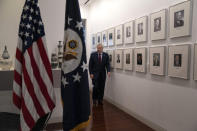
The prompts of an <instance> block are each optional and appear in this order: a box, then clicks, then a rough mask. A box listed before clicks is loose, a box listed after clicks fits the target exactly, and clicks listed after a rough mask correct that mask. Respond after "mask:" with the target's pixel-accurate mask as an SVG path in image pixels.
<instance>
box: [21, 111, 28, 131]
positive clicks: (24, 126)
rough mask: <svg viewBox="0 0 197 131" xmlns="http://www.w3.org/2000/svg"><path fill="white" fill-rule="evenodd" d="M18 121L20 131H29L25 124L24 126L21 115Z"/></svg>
mask: <svg viewBox="0 0 197 131" xmlns="http://www.w3.org/2000/svg"><path fill="white" fill-rule="evenodd" d="M20 121H21V125H20V131H30V128H29V127H28V126H27V124H26V122H25V120H24V118H23V115H21V117H20ZM21 127H22V128H21Z"/></svg>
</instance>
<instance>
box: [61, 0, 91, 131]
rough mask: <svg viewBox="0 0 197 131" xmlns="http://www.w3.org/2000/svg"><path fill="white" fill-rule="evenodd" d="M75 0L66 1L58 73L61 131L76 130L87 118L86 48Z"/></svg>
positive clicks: (88, 114)
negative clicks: (59, 75) (60, 68)
mask: <svg viewBox="0 0 197 131" xmlns="http://www.w3.org/2000/svg"><path fill="white" fill-rule="evenodd" d="M83 33H84V32H83V25H82V20H81V14H80V8H79V3H78V0H67V1H66V14H65V32H64V47H63V49H64V52H63V62H62V70H61V74H62V75H61V96H62V102H63V129H64V131H69V130H79V129H81V128H83V127H85V126H87V125H88V123H89V119H90V95H89V83H88V68H87V67H88V66H87V59H86V46H85V39H84V35H83Z"/></svg>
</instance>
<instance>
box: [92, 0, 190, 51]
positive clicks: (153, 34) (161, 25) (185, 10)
mask: <svg viewBox="0 0 197 131" xmlns="http://www.w3.org/2000/svg"><path fill="white" fill-rule="evenodd" d="M167 16H168V17H169V24H168V23H167V22H168V21H167V19H168V17H167ZM167 26H168V27H167ZM167 28H169V30H168V29H167ZM191 28H192V1H191V0H188V1H184V2H181V3H178V4H176V5H173V6H170V7H169V13H168V10H167V9H162V10H160V11H158V12H154V13H151V14H150V39H151V41H156V40H164V39H166V38H167V36H169V38H176V37H183V36H190V35H191ZM148 29H149V28H148V16H143V17H140V18H138V19H136V20H135V21H130V22H126V23H124V24H122V25H119V26H116V27H115V28H114V27H113V28H110V29H107V30H105V31H103V32H102V33H97V34H96V35H97V37H96V44H97V43H102V44H103V45H104V47H107V46H109V47H111V46H114V45H118V46H119V45H123V44H131V43H134V42H135V43H137V44H138V43H141V42H147V41H148ZM167 31H169V33H167ZM167 34H169V35H167ZM92 43H93V42H92Z"/></svg>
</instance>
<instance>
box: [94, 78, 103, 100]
mask: <svg viewBox="0 0 197 131" xmlns="http://www.w3.org/2000/svg"><path fill="white" fill-rule="evenodd" d="M105 79H106V77H105V76H104V75H102V74H99V76H98V78H97V79H93V80H92V83H93V85H94V87H93V94H92V99H93V100H98V101H102V100H103V96H104V89H105Z"/></svg>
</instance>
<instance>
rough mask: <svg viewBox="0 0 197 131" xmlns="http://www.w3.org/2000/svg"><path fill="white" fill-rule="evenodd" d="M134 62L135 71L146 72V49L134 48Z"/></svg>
mask: <svg viewBox="0 0 197 131" xmlns="http://www.w3.org/2000/svg"><path fill="white" fill-rule="evenodd" d="M134 60H135V71H136V72H146V48H135V50H134Z"/></svg>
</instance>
